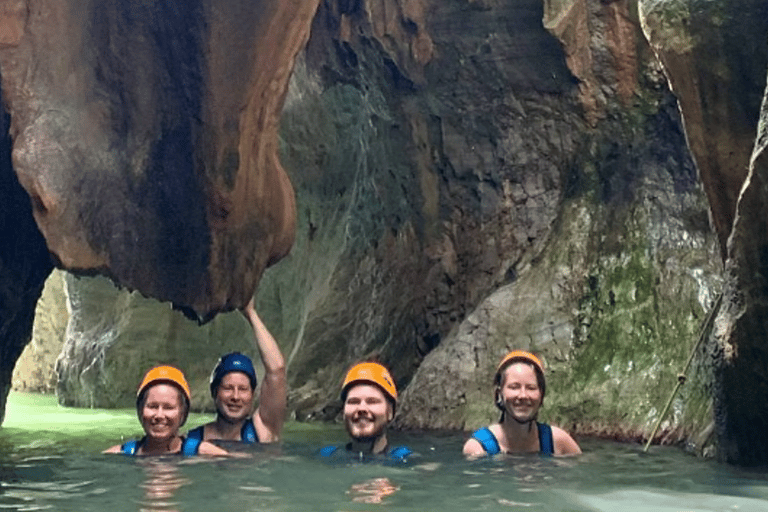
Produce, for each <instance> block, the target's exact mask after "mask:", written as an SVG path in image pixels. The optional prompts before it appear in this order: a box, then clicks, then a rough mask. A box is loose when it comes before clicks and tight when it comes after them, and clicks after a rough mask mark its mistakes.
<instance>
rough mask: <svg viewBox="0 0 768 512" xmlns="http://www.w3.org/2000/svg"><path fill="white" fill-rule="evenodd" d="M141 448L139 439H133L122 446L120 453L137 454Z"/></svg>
mask: <svg viewBox="0 0 768 512" xmlns="http://www.w3.org/2000/svg"><path fill="white" fill-rule="evenodd" d="M138 449H139V441H137V440H136V439H131V440H130V441H127V442H126V443H125V444H124V445H123V446H121V447H120V453H122V454H123V455H136V450H138Z"/></svg>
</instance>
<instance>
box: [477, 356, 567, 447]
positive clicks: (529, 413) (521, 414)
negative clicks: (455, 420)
mask: <svg viewBox="0 0 768 512" xmlns="http://www.w3.org/2000/svg"><path fill="white" fill-rule="evenodd" d="M545 392H546V381H545V379H544V366H543V365H542V364H541V360H539V358H538V357H536V356H535V355H533V354H531V353H530V352H525V351H523V350H515V351H512V352H510V353H509V354H507V355H506V356H504V358H503V359H502V360H501V363H499V366H498V368H497V370H496V376H495V377H494V390H493V393H494V403H495V404H496V407H498V408H499V409H500V410H501V419H500V420H499V422H498V423H494V424H493V425H490V426H488V427H484V428H481V429H479V430H476V431H475V432H474V433H473V434H472V437H471V438H470V439H468V440H467V442H466V443H464V450H463V451H464V455H467V456H469V457H479V456H481V455H486V454H488V455H495V454H497V453H526V452H538V453H542V454H549V455H575V454H579V453H581V448H579V445H578V444H577V443H576V441H574V440H573V438H572V437H571V436H570V434H568V432H566V431H565V430H563V429H561V428H558V427H554V426H550V425H548V424H546V423H539V422H537V421H536V417H537V416H538V413H539V409H540V408H541V405H542V403H543V402H544V394H545Z"/></svg>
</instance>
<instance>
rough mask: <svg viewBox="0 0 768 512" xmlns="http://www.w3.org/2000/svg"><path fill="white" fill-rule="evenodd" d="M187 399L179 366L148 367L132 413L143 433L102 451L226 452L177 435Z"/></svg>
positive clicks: (183, 418)
mask: <svg viewBox="0 0 768 512" xmlns="http://www.w3.org/2000/svg"><path fill="white" fill-rule="evenodd" d="M189 402H190V392H189V384H187V379H186V378H185V377H184V374H183V373H182V372H181V370H179V369H178V368H174V367H173V366H157V367H155V368H152V369H151V370H149V371H148V372H147V374H146V375H145V376H144V379H143V380H142V382H141V385H140V386H139V390H138V392H137V393H136V413H137V414H138V416H139V421H140V422H141V426H142V428H143V429H144V434H145V435H144V437H142V438H141V439H140V440H132V441H128V442H127V443H124V444H122V445H115V446H113V447H111V448H109V449H107V450H105V452H104V453H122V454H125V455H166V454H183V455H198V454H203V455H226V454H227V452H226V451H225V450H223V449H221V448H219V447H217V446H214V445H213V444H211V443H208V442H205V441H202V442H201V441H199V440H193V439H187V438H184V437H182V436H181V435H179V429H180V428H181V426H182V425H184V423H185V422H186V421H187V415H188V414H189Z"/></svg>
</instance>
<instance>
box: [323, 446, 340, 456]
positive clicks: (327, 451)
mask: <svg viewBox="0 0 768 512" xmlns="http://www.w3.org/2000/svg"><path fill="white" fill-rule="evenodd" d="M338 449H339V447H338V446H333V445H330V446H323V447H322V448H320V456H321V457H330V456H331V455H333V454H334V453H336V450H338Z"/></svg>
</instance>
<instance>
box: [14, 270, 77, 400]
mask: <svg viewBox="0 0 768 512" xmlns="http://www.w3.org/2000/svg"><path fill="white" fill-rule="evenodd" d="M68 321H69V313H68V311H67V296H66V293H65V288H64V273H63V272H62V271H60V270H54V271H53V272H51V275H50V276H48V279H46V280H45V286H44V287H43V293H42V294H41V295H40V299H39V300H38V301H37V306H36V307H35V323H34V326H33V328H32V339H31V340H30V342H29V344H28V345H27V346H26V347H25V348H24V351H23V352H22V353H21V355H20V356H19V360H18V361H16V367H15V368H14V370H13V375H12V378H11V386H12V389H13V390H14V391H27V392H33V393H54V392H55V391H56V385H57V383H58V377H57V376H56V361H57V360H58V358H59V355H60V354H61V349H62V347H63V346H64V339H65V337H66V329H67V323H68Z"/></svg>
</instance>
